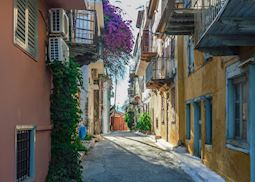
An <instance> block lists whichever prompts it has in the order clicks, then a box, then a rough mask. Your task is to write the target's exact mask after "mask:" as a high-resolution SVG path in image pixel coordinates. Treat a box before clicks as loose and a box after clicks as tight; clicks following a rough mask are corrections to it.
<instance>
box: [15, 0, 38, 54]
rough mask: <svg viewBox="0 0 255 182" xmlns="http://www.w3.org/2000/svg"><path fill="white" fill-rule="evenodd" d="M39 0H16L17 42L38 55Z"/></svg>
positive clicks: (30, 52)
mask: <svg viewBox="0 0 255 182" xmlns="http://www.w3.org/2000/svg"><path fill="white" fill-rule="evenodd" d="M37 23H38V22H37V0H15V43H17V44H18V45H19V46H21V47H22V48H24V49H25V50H26V51H27V52H28V53H29V54H31V55H32V56H33V57H34V58H36V55H37V29H38V28H37Z"/></svg>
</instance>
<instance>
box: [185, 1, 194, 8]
mask: <svg viewBox="0 0 255 182" xmlns="http://www.w3.org/2000/svg"><path fill="white" fill-rule="evenodd" d="M191 6H192V2H191V0H184V8H191Z"/></svg>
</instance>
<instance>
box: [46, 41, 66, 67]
mask: <svg viewBox="0 0 255 182" xmlns="http://www.w3.org/2000/svg"><path fill="white" fill-rule="evenodd" d="M48 52H49V60H50V62H53V61H61V62H66V61H68V60H69V47H68V46H67V44H66V43H65V41H64V40H63V38H61V37H51V38H49V50H48Z"/></svg>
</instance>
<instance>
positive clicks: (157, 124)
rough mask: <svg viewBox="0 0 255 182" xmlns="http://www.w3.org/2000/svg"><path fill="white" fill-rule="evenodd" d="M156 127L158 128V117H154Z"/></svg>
mask: <svg viewBox="0 0 255 182" xmlns="http://www.w3.org/2000/svg"><path fill="white" fill-rule="evenodd" d="M156 128H158V118H156Z"/></svg>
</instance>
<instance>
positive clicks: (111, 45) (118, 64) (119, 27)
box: [103, 0, 134, 74]
mask: <svg viewBox="0 0 255 182" xmlns="http://www.w3.org/2000/svg"><path fill="white" fill-rule="evenodd" d="M103 9H104V22H105V29H104V34H103V43H104V54H103V57H104V60H105V63H106V66H107V67H108V68H109V70H110V71H112V72H114V74H116V72H119V71H120V70H122V69H123V66H124V65H125V64H127V61H128V59H129V57H130V54H131V52H132V48H133V44H134V41H133V34H132V29H131V23H132V22H131V21H130V20H124V19H123V17H122V10H121V9H120V8H118V7H116V6H113V5H112V4H110V2H109V0H103Z"/></svg>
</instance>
